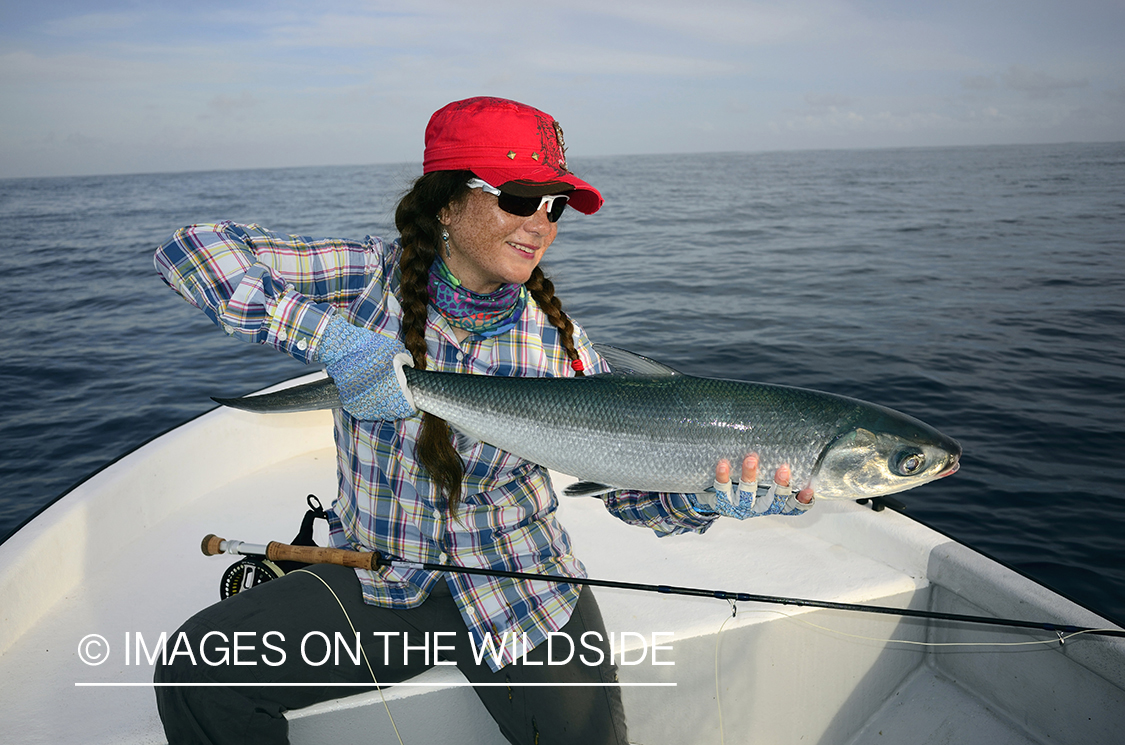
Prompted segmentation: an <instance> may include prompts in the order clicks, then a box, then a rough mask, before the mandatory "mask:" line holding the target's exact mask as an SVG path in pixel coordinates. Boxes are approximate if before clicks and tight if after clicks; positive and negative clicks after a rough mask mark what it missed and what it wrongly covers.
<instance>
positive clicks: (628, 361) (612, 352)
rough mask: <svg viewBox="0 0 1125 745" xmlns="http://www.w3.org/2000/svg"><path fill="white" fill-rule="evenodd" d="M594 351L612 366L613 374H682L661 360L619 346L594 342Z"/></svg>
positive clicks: (660, 375)
mask: <svg viewBox="0 0 1125 745" xmlns="http://www.w3.org/2000/svg"><path fill="white" fill-rule="evenodd" d="M594 351H595V352H597V353H598V355H599V356H600V357H601V358H602V359H603V360H605V361H606V362H608V363H609V366H610V367H612V368H613V374H614V375H644V376H651V377H662V376H672V375H682V374H683V373H681V372H679V371H677V370H673V369H672V368H670V367H668V366H667V365H665V364H664V363H663V362H657V361H656V360H652V359H649V358H648V357H644V356H642V355H639V354H636V353H634V352H630V351H629V350H627V349H622V348H621V347H611V346H609V345H608V344H595V345H594Z"/></svg>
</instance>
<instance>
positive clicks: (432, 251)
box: [395, 171, 583, 516]
mask: <svg viewBox="0 0 1125 745" xmlns="http://www.w3.org/2000/svg"><path fill="white" fill-rule="evenodd" d="M473 177H474V176H473V173H472V172H471V171H434V172H432V173H427V174H425V175H423V176H421V177H420V178H419V179H418V180H417V181H415V182H414V186H413V188H412V189H411V190H410V191H409V192H408V193H407V194H406V196H404V197H403V198H402V200H401V201H400V202H399V203H398V208H397V209H396V210H395V226H396V227H397V228H398V231H399V235H400V236H401V242H402V257H401V259H400V260H399V267H400V270H401V280H400V288H401V293H402V330H403V343H404V344H405V345H406V349H407V351H409V352H410V354H411V355H412V356H413V358H414V367H415V368H417V369H419V370H425V369H426V321H427V318H428V314H429V310H428V308H429V302H430V293H429V287H428V285H429V278H430V266H431V265H432V264H433V262H434V259H435V258H436V257H437V255H438V252H439V251H440V246H441V238H440V233H441V229H442V226H441V223H440V222H439V220H438V213H439V212H441V210H442V209H444V208H445V207H447V206H449V205H450V204H452V203H454V202H459V201H461V200H463V199H465V198H466V197H467V196H468V193H469V187H468V186H467V185H466V184H467V182H468V180H469V179H471V178H473ZM524 286H525V287H527V289H528V292H530V293H531V297H532V298H533V299H534V300H535V302H536V303H538V304H539V307H541V308H542V309H543V311H544V312H545V313H546V314H547V318H548V320H549V321H550V322H551V325H552V326H554V327H555V328H556V329H558V331H559V343H560V344H561V345H562V347H563V349H564V350H565V352H566V354H567V356H568V357H569V358H570V360H571V364H572V366H573V367H574V369H575V374H576V375H583V372H582V370H581V364H582V363H581V361H580V360H579V357H578V350H577V349H576V348H575V346H574V324H573V323H572V322H571V320H570V318H569V317H568V316H567V315H566V313H565V312H563V309H562V301H560V300H559V299H558V297H556V296H555V286H554V284H552V282H551V280H550V279H548V278H547V276H546V275H545V274H544V273H543V270H542V269H540V268H539V267H535V269H534V270H533V271H532V273H531V277H530V278H529V279H528V281H527V282H526V283H525V285H524ZM417 456H418V461H419V462H420V463H421V464H422V467H423V468H424V469H425V470H426V472H427V473H428V474H429V476H430V479H431V480H432V481H433V482H434V484H435V485H436V486H437V488H438V492H439V494H442V495H444V496H445V497H446V504H447V509H448V511H449V514H450V515H451V516H452V515H453V514H454V513H455V512H456V509H457V505H458V504H460V502H461V481H462V478H463V477H464V463H462V461H461V456H460V455H458V454H457V450H456V449H455V448H454V447H453V433H452V431H451V430H450V428H449V424H448V422H446V421H445V420H444V419H442V418H440V417H436V416H433V415H432V414H426V413H423V414H422V429H421V431H420V432H419V434H418V450H417Z"/></svg>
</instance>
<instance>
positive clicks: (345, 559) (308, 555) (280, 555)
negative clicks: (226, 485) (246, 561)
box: [199, 533, 379, 569]
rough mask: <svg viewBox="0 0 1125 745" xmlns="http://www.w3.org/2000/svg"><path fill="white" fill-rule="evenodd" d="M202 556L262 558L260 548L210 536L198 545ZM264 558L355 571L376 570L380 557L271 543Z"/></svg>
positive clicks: (341, 550) (366, 553)
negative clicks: (343, 567) (330, 565)
mask: <svg viewBox="0 0 1125 745" xmlns="http://www.w3.org/2000/svg"><path fill="white" fill-rule="evenodd" d="M199 547H200V548H201V549H202V550H203V553H204V555H205V556H218V555H219V554H222V553H236V554H243V555H250V556H261V555H262V554H263V551H262V546H261V545H257V546H251V545H249V544H245V543H242V542H240V541H229V542H228V541H227V540H226V539H224V538H220V537H219V536H217V535H214V534H213V533H208V534H207V535H206V536H204V537H203V542H202V543H201V544H200V546H199ZM264 553H265V556H266V558H267V559H270V560H271V561H299V562H301V563H302V564H339V565H341V566H346V567H354V568H356V569H378V568H379V554H378V553H377V552H367V551H345V550H344V549H342V548H321V547H320V546H291V545H289V544H288V543H278V542H277V541H271V542H270V543H268V544H267V545H266V547H265V552H264Z"/></svg>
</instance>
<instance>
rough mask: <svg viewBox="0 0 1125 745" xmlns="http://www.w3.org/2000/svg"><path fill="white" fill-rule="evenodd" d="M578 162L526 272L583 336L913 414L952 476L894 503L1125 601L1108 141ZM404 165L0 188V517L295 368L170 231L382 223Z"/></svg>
mask: <svg viewBox="0 0 1125 745" xmlns="http://www.w3.org/2000/svg"><path fill="white" fill-rule="evenodd" d="M572 161H573V163H572V165H573V166H574V167H575V169H576V170H577V171H578V172H579V173H580V174H581V175H582V176H584V177H586V178H587V179H588V180H590V181H591V182H592V183H594V184H596V185H597V186H598V187H599V188H600V189H601V190H602V193H603V194H604V196H605V198H606V205H605V207H604V208H603V209H602V210H601V211H600V212H598V213H597V214H595V215H592V216H583V215H580V214H578V213H576V212H573V211H568V213H567V215H566V216H565V217H564V218H563V221H562V222H561V223H560V233H559V238H558V240H557V241H556V243H555V244H554V246H553V247H552V248H551V250H550V251H549V252H548V255H547V261H546V264H545V268H546V269H547V271H548V273H549V274H550V275H551V276H552V277H553V278H554V280H555V283H556V287H557V289H558V293H559V296H560V297H561V298H562V299H563V300H564V303H565V307H566V309H567V310H568V312H570V313H571V314H572V315H573V316H574V317H575V318H576V319H577V320H578V321H579V322H580V323H581V324H583V325H584V326H585V327H586V329H587V331H588V332H589V333H590V336H591V337H592V338H593V339H594V340H595V341H600V342H605V343H609V344H615V345H617V346H622V347H626V348H628V349H632V350H634V351H637V352H640V353H643V354H646V355H648V356H650V357H654V358H657V359H659V360H662V361H664V362H667V363H669V364H671V365H672V366H674V367H677V368H679V369H681V370H683V371H684V372H688V373H693V374H698V375H706V376H711V377H727V378H739V379H745V380H759V381H766V382H777V383H787V384H792V385H799V386H805V387H810V388H817V389H821V390H827V391H833V392H836V393H842V394H846V395H851V396H855V397H858V398H863V399H866V400H870V401H875V402H878V403H882V404H885V405H887V406H891V407H893V408H896V409H899V410H901V411H904V412H907V413H909V414H912V415H914V416H917V417H918V418H920V419H923V420H925V421H927V422H929V423H930V424H933V425H934V426H936V427H937V428H939V429H940V430H942V431H943V432H946V433H947V434H949V435H951V436H953V437H956V438H957V439H958V440H959V441H960V442H961V444H962V446H963V447H964V450H965V455H964V457H963V459H962V468H961V471H960V472H959V473H958V474H956V475H955V476H953V477H950V478H947V479H944V480H941V481H939V482H936V483H933V484H930V485H927V486H924V487H921V488H919V489H916V490H914V491H910V492H905V493H904V494H902V495H899V496H900V498H901V500H902V501H903V502H905V503H906V505H907V514H909V515H912V516H913V517H915V518H917V519H919V520H921V521H923V522H925V523H927V524H928V525H931V526H933V527H935V528H937V529H938V530H941V531H943V532H945V533H946V534H948V535H950V536H952V537H953V538H956V539H957V540H959V541H962V542H963V543H966V544H968V545H969V546H972V547H974V548H976V549H978V550H980V551H983V552H984V553H986V554H988V555H990V556H992V557H994V558H996V559H999V560H1000V561H1003V562H1004V563H1006V564H1008V565H1010V566H1012V567H1014V568H1016V569H1018V570H1019V571H1021V572H1023V573H1025V574H1027V575H1029V576H1031V577H1033V578H1035V579H1037V580H1038V581H1040V582H1042V583H1044V584H1046V585H1048V586H1050V587H1052V588H1054V589H1056V590H1058V591H1060V592H1062V593H1063V594H1065V595H1067V596H1069V597H1072V598H1074V599H1076V600H1078V601H1079V602H1081V603H1082V604H1084V605H1086V606H1088V607H1090V608H1092V609H1094V610H1096V611H1099V612H1101V613H1103V614H1105V615H1108V616H1109V617H1111V618H1114V619H1116V620H1118V621H1119V622H1120V621H1121V620H1123V619H1125V562H1123V561H1122V560H1121V556H1122V548H1125V143H1111V144H1067V145H1036V146H1004V147H977V148H933V149H900V150H856V151H818V152H786V153H721V154H708V155H670V156H622V157H612V158H597V159H586V160H581V159H579V158H577V157H575V158H572ZM419 173H420V167H419V165H418V164H402V165H381V166H361V167H360V166H357V167H332V168H302V169H283V170H259V171H223V172H206V173H185V174H160V175H131V176H106V177H81V178H51V179H17V180H4V181H0V283H2V284H0V290H2V291H0V317H2V318H3V328H4V338H5V339H6V342H5V344H4V347H5V350H6V352H7V354H6V359H5V360H4V362H3V364H2V365H0V390H2V391H3V396H4V400H5V405H4V406H3V407H0V447H2V448H3V452H4V453H5V456H4V458H3V460H2V462H0V478H2V481H0V483H3V485H4V486H5V489H4V490H3V491H2V492H0V536H3V535H6V534H8V533H9V532H10V531H12V530H14V529H16V528H18V526H19V525H20V524H21V523H22V522H23V521H25V520H26V519H28V518H29V517H30V516H31V515H33V514H34V513H35V512H36V511H37V510H39V509H41V508H42V507H43V506H44V505H46V504H49V503H50V502H51V501H52V500H53V499H55V498H56V497H58V496H59V495H60V494H62V493H64V492H65V491H66V490H67V489H68V487H70V486H71V485H72V484H74V483H75V482H77V481H79V480H81V479H82V478H84V477H85V476H86V475H88V474H90V473H92V472H94V471H96V470H97V469H98V468H100V467H102V466H104V465H105V464H106V463H108V462H110V461H112V460H113V459H115V458H117V457H119V456H121V455H122V454H124V453H126V452H128V451H130V450H132V449H133V448H135V447H137V446H138V445H140V444H141V443H143V442H145V441H147V440H148V439H150V438H152V437H154V436H156V435H159V434H160V433H162V432H164V431H166V430H168V429H169V428H171V427H174V426H176V425H178V424H180V423H182V422H184V421H186V420H187V419H189V418H191V417H194V416H196V415H198V414H199V413H201V412H203V411H206V410H207V409H209V408H211V407H212V406H213V404H212V403H211V401H210V399H209V396H211V395H231V394H242V393H246V392H249V391H252V390H256V389H258V388H261V387H263V386H265V385H267V384H270V383H274V382H277V381H280V380H283V379H287V378H290V377H293V376H295V375H299V374H302V373H304V372H307V371H308V368H306V367H305V366H304V365H302V364H300V363H298V362H295V361H293V360H291V359H289V358H287V357H284V356H283V355H280V354H278V353H277V352H274V351H273V350H270V349H265V348H260V347H252V346H250V345H246V344H241V343H238V342H236V341H233V340H231V339H229V338H228V337H226V336H225V335H224V334H222V333H221V332H219V331H217V330H216V329H215V328H214V327H213V326H211V325H210V323H209V322H208V321H207V320H206V318H205V317H204V316H203V315H202V314H201V313H199V312H198V311H196V310H194V309H193V308H191V307H190V306H189V305H188V304H187V303H185V302H183V301H182V300H180V299H179V298H178V297H177V296H176V295H175V294H174V293H172V292H171V291H170V290H169V289H168V288H167V287H165V286H164V285H163V283H162V282H161V281H160V280H159V278H158V277H157V275H156V273H155V271H154V270H153V266H152V252H153V250H154V249H155V247H156V246H157V245H158V244H159V243H161V242H163V241H164V240H165V239H167V238H168V237H169V236H170V235H171V233H172V231H173V230H175V229H176V228H178V227H181V226H183V225H187V224H190V223H194V222H210V221H215V220H219V219H232V220H235V221H238V222H257V223H259V224H261V225H264V226H266V227H268V228H270V229H273V230H276V231H281V232H291V233H299V234H304V235H315V236H336V237H346V238H362V237H363V236H364V235H366V234H373V235H381V236H385V237H393V236H394V235H395V231H394V228H393V212H394V205H395V203H396V202H397V200H398V198H399V197H400V196H401V195H402V194H403V193H404V192H405V190H406V189H407V188H408V187H409V184H410V183H411V182H412V181H413V179H414V178H416V176H417V175H418V174H419ZM746 589H747V590H752V589H753V588H746Z"/></svg>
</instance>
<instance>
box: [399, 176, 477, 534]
mask: <svg viewBox="0 0 1125 745" xmlns="http://www.w3.org/2000/svg"><path fill="white" fill-rule="evenodd" d="M472 177H473V174H472V173H470V172H468V171H436V172H434V173H429V174H426V175H424V176H422V177H421V178H419V179H418V180H417V181H415V182H414V187H413V188H412V189H411V190H410V192H409V193H407V195H406V196H404V197H403V198H402V200H401V201H400V202H399V203H398V208H397V209H396V210H395V226H396V227H397V228H398V232H399V235H400V236H401V237H402V258H401V259H400V260H399V267H400V269H401V272H402V276H401V280H400V283H399V285H400V288H401V292H402V330H403V344H405V345H406V348H407V350H409V352H410V354H411V355H412V356H413V357H414V367H416V368H417V369H419V370H425V369H426V320H427V316H428V313H429V310H428V309H429V303H430V292H429V289H428V288H427V285H428V283H429V278H430V265H431V264H433V263H434V258H436V256H437V252H438V250H440V249H439V244H440V242H441V239H440V238H439V237H438V236H439V234H440V233H441V223H440V222H439V221H438V217H437V216H438V213H439V212H440V211H441V210H442V209H444V208H445V207H446V206H448V205H449V204H450V203H451V202H455V201H457V200H459V199H463V198H464V197H465V195H466V194H467V193H468V191H469V190H468V187H467V186H466V185H465V184H466V182H467V181H468V180H469V179H470V178H472ZM417 447H418V449H417V457H418V461H419V462H420V463H421V464H422V467H423V468H425V469H426V471H427V472H428V473H429V474H430V478H431V479H432V480H433V482H434V484H435V485H436V486H437V488H438V493H439V495H440V494H445V495H446V498H447V500H448V507H449V514H450V515H452V514H453V513H454V511H455V510H456V508H457V504H458V503H459V502H460V501H461V479H462V477H463V476H464V472H465V466H464V464H463V463H462V462H461V456H460V455H458V454H457V451H456V450H455V449H454V447H453V433H452V432H451V431H450V429H449V424H448V423H447V422H446V421H445V420H444V419H442V418H441V417H436V416H432V415H430V414H422V429H421V431H420V432H419V433H418V445H417Z"/></svg>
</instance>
